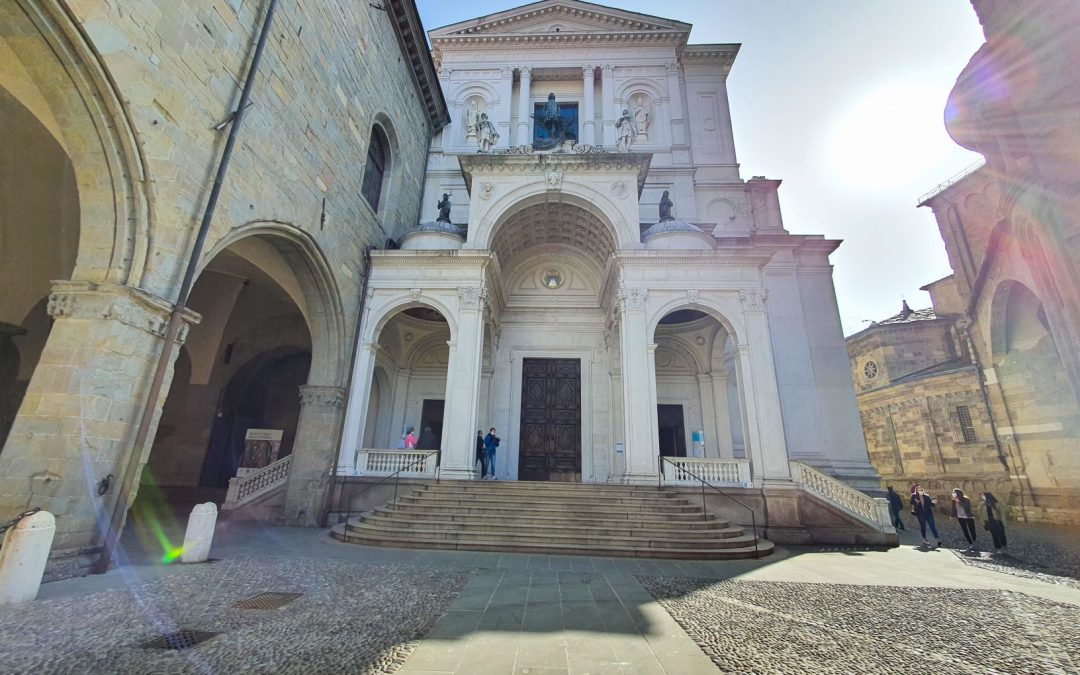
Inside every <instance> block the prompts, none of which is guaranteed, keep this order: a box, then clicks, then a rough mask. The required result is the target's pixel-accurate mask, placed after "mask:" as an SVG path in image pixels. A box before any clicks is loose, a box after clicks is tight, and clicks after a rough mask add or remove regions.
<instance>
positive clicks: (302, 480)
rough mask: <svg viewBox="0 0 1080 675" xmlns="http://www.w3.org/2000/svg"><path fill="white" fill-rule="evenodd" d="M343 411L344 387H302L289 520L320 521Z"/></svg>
mask: <svg viewBox="0 0 1080 675" xmlns="http://www.w3.org/2000/svg"><path fill="white" fill-rule="evenodd" d="M369 379H370V378H369ZM365 400H366V399H365ZM344 414H345V389H344V388H343V387H333V386H319V385H304V386H302V387H300V420H299V422H298V423H297V426H296V441H295V442H294V443H293V451H292V465H291V467H290V469H289V482H288V484H287V485H286V487H285V511H284V515H285V520H286V522H289V523H291V524H293V525H303V526H312V525H315V524H317V523H318V521H319V516H320V515H321V512H322V508H323V505H324V504H325V503H326V490H327V489H328V488H329V484H330V479H331V476H330V474H331V472H332V470H333V464H334V455H335V453H336V452H337V449H338V447H339V443H338V429H339V428H340V425H341V416H342V415H344ZM361 433H363V432H362V430H361ZM362 437H363V436H360V438H362Z"/></svg>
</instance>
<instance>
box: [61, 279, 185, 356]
mask: <svg viewBox="0 0 1080 675" xmlns="http://www.w3.org/2000/svg"><path fill="white" fill-rule="evenodd" d="M172 310H173V305H172V304H171V303H169V302H167V301H166V300H164V299H163V298H159V297H157V296H154V295H150V294H149V293H147V292H145V291H141V290H139V289H137V288H131V287H130V286H123V285H120V284H91V283H88V282H81V281H58V282H56V283H54V284H53V288H52V293H50V294H49V304H48V306H47V308H46V311H48V313H49V316H51V317H52V318H53V319H56V320H59V319H81V320H87V321H94V320H97V321H101V320H111V321H118V322H120V323H122V324H124V325H126V326H131V327H132V328H137V329H139V330H141V331H145V332H147V333H150V334H151V335H156V336H157V337H164V336H165V331H166V330H167V328H168V325H169V317H170V316H171V315H172ZM181 318H182V320H183V323H182V324H181V325H180V330H179V331H178V332H177V337H176V340H177V343H179V344H183V343H184V340H185V339H186V338H187V334H188V328H189V326H190V325H192V324H197V323H199V321H200V320H201V317H200V316H199V315H198V313H196V312H194V311H192V310H190V309H184V310H183V312H182V314H181Z"/></svg>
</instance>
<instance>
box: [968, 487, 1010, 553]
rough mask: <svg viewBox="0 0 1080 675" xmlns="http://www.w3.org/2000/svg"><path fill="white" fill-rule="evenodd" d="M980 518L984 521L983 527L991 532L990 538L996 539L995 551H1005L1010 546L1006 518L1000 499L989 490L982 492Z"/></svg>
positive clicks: (979, 507)
mask: <svg viewBox="0 0 1080 675" xmlns="http://www.w3.org/2000/svg"><path fill="white" fill-rule="evenodd" d="M976 508H977V509H978V511H979V520H981V521H982V523H983V529H984V530H987V531H989V532H990V538H991V539H993V540H994V552H995V553H1004V552H1005V551H1006V549H1007V547H1008V543H1009V542H1008V540H1007V539H1006V538H1005V522H1004V521H1005V518H1004V516H1003V515H1002V513H1001V507H1000V506H999V505H998V500H997V499H995V498H994V495H992V494H990V493H989V492H984V493H982V497H981V498H980V499H979V505H978V506H977V507H976Z"/></svg>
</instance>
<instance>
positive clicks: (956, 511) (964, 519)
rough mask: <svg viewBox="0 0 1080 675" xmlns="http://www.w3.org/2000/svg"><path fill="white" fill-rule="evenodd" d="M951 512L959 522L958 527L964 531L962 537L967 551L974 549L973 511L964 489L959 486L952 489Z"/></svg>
mask: <svg viewBox="0 0 1080 675" xmlns="http://www.w3.org/2000/svg"><path fill="white" fill-rule="evenodd" d="M952 514H953V518H956V520H957V522H958V523H960V529H961V530H963V532H964V539H966V540H967V543H968V547H967V550H968V551H974V550H975V513H974V509H972V508H971V500H970V499H968V498H967V496H965V495H964V491H963V490H961V489H960V488H953V491H952Z"/></svg>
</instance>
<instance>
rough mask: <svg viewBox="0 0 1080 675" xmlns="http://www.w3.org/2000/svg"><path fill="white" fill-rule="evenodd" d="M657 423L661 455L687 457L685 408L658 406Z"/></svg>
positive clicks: (664, 404)
mask: <svg viewBox="0 0 1080 675" xmlns="http://www.w3.org/2000/svg"><path fill="white" fill-rule="evenodd" d="M656 422H657V428H658V429H659V431H660V455H661V456H663V457H686V425H685V424H684V422H683V407H682V406H681V405H678V404H674V405H672V404H666V403H662V404H660V405H658V406H656Z"/></svg>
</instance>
